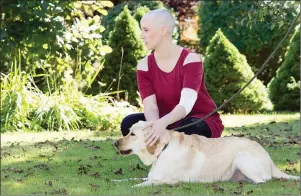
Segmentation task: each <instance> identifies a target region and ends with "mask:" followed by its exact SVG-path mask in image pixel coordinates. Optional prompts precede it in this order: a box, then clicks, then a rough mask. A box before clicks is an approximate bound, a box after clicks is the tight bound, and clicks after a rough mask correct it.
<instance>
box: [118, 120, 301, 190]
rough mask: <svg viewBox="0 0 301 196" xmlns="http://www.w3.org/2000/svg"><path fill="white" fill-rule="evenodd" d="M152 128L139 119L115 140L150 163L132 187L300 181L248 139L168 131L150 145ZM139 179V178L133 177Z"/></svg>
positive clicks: (128, 152) (120, 147)
mask: <svg viewBox="0 0 301 196" xmlns="http://www.w3.org/2000/svg"><path fill="white" fill-rule="evenodd" d="M150 131H151V127H150V126H148V125H147V123H146V121H139V122H137V123H136V124H134V125H133V126H132V127H131V128H130V132H129V134H128V135H126V136H124V137H122V138H120V139H118V140H117V141H116V142H115V143H114V145H115V146H116V147H117V149H118V150H119V153H120V154H121V155H124V156H127V155H132V154H135V155H137V156H138V157H139V158H140V160H141V161H142V162H143V164H145V165H146V166H150V165H151V169H150V172H149V173H148V176H147V178H141V179H142V180H144V182H142V183H140V184H137V185H134V186H133V187H141V186H149V185H159V184H170V185H172V184H175V183H178V182H216V181H248V182H252V183H256V184H257V183H264V182H266V181H267V180H270V179H272V178H277V179H280V178H284V179H293V180H300V177H299V176H292V175H287V174H286V173H284V172H282V171H281V170H280V169H278V168H277V167H276V166H275V164H274V163H273V161H272V159H271V158H270V156H269V154H268V152H267V151H266V150H265V149H264V148H263V147H262V146H261V145H260V144H259V143H257V142H255V141H251V140H249V139H247V138H240V137H221V138H206V137H204V136H200V135H196V134H193V135H186V134H184V133H180V132H177V131H172V130H167V131H166V132H165V134H164V136H163V138H162V139H161V140H160V141H158V142H157V143H156V144H155V145H154V146H152V147H151V146H146V145H145V137H146V136H147V134H148V133H149V132H150ZM136 179H139V178H133V180H136ZM127 180H131V179H127ZM120 181H122V180H120Z"/></svg>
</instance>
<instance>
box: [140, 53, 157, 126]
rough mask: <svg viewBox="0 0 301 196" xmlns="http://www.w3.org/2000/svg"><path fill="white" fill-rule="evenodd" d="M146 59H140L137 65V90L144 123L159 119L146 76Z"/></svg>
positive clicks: (151, 87) (151, 89) (155, 102)
mask: <svg viewBox="0 0 301 196" xmlns="http://www.w3.org/2000/svg"><path fill="white" fill-rule="evenodd" d="M147 72H148V63H147V57H145V58H143V59H141V60H140V61H139V62H138V65H137V82H138V88H139V92H140V95H141V99H142V100H143V108H144V116H145V119H146V121H155V120H158V119H159V109H158V105H157V98H156V95H155V93H154V88H153V84H152V82H151V80H150V79H149V75H148V73H147Z"/></svg>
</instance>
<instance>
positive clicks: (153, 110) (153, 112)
mask: <svg viewBox="0 0 301 196" xmlns="http://www.w3.org/2000/svg"><path fill="white" fill-rule="evenodd" d="M143 107H144V116H145V119H146V121H154V120H158V119H159V109H158V105H157V99H156V95H154V94H153V95H150V96H148V97H146V98H145V99H144V100H143Z"/></svg>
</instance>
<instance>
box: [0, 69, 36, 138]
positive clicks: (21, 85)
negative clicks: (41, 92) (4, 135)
mask: <svg viewBox="0 0 301 196" xmlns="http://www.w3.org/2000/svg"><path fill="white" fill-rule="evenodd" d="M28 78H29V75H28V74H27V73H25V72H22V71H21V70H20V68H19V67H17V64H16V63H15V64H14V66H12V67H11V72H10V73H9V74H7V75H5V74H3V73H2V74H1V111H0V115H1V124H0V125H1V131H2V132H5V131H6V130H13V129H16V130H18V129H22V128H24V127H25V126H30V121H29V120H28V118H27V115H28V114H29V113H30V112H31V108H30V103H31V104H34V99H33V98H34V94H33V92H30V90H29V88H28V83H27V82H28ZM30 94H32V95H33V96H31V97H29V95H30Z"/></svg>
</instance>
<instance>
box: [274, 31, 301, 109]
mask: <svg viewBox="0 0 301 196" xmlns="http://www.w3.org/2000/svg"><path fill="white" fill-rule="evenodd" d="M268 88H269V96H270V98H271V100H272V102H273V104H274V105H275V110H291V111H299V109H300V29H299V27H298V29H297V30H296V32H295V34H294V36H293V38H292V39H291V42H290V45H289V49H288V51H287V53H286V55H285V59H284V61H283V63H282V65H281V66H280V67H279V69H278V70H277V75H276V76H275V77H274V78H273V79H272V80H271V82H270V83H269V85H268Z"/></svg>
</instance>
